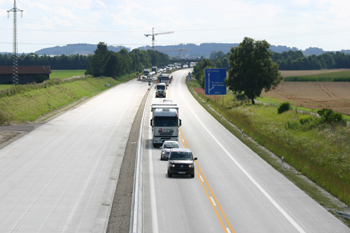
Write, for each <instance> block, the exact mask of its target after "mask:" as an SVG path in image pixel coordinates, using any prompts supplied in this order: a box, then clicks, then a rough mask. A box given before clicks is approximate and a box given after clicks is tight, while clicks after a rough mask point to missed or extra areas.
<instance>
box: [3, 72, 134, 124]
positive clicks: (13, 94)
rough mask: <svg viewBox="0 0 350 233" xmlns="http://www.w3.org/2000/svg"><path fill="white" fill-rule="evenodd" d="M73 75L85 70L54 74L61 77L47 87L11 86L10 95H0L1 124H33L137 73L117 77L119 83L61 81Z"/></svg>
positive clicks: (112, 80)
mask: <svg viewBox="0 0 350 233" xmlns="http://www.w3.org/2000/svg"><path fill="white" fill-rule="evenodd" d="M57 73H58V74H59V75H57ZM63 73H64V74H63ZM71 75H73V76H78V75H84V71H69V72H63V71H53V72H52V76H54V77H58V78H55V79H51V78H50V80H48V81H46V82H45V83H44V84H41V85H38V84H27V85H18V86H16V88H15V89H13V87H11V90H10V91H9V92H7V93H3V94H2V95H1V96H0V125H4V124H5V125H6V124H10V123H11V124H13V123H15V124H22V123H28V122H31V121H34V120H35V119H37V118H38V117H39V116H42V115H44V114H46V113H49V112H51V111H53V110H56V109H58V108H60V107H62V106H65V105H67V104H70V103H73V102H75V101H78V100H80V99H82V98H85V99H86V98H90V97H92V96H94V95H97V94H98V93H101V92H102V91H104V90H107V89H109V88H110V87H112V86H115V85H117V84H119V83H121V82H125V81H128V80H130V79H132V78H135V77H136V74H130V75H125V76H123V77H121V78H118V80H115V79H113V78H108V77H104V78H91V77H87V78H84V79H77V80H74V79H73V80H66V81H64V80H63V81H62V79H64V78H70V77H72V76H71ZM106 84H109V85H110V87H107V86H106Z"/></svg>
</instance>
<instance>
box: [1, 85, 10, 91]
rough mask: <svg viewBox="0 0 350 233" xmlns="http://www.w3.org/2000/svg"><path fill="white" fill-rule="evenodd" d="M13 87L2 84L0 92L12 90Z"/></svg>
mask: <svg viewBox="0 0 350 233" xmlns="http://www.w3.org/2000/svg"><path fill="white" fill-rule="evenodd" d="M12 86H13V85H11V84H1V85H0V91H2V90H7V89H10V88H11V87H12Z"/></svg>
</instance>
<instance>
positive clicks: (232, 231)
mask: <svg viewBox="0 0 350 233" xmlns="http://www.w3.org/2000/svg"><path fill="white" fill-rule="evenodd" d="M179 131H180V133H179V136H180V138H182V140H181V141H182V144H183V146H184V147H185V148H190V147H189V145H188V143H187V140H186V138H185V135H184V134H183V132H182V130H181V128H179ZM195 163H196V174H197V176H198V179H199V181H200V183H201V184H202V187H203V189H204V191H205V193H206V195H207V198H208V200H209V202H210V204H211V206H212V207H213V209H214V211H215V213H216V216H217V217H218V219H219V221H220V224H221V226H222V228H223V229H224V231H225V232H226V233H228V232H231V233H234V232H235V231H234V230H233V228H232V226H231V224H230V222H229V221H228V219H227V217H226V215H225V213H224V211H223V210H222V208H221V206H220V204H219V202H218V200H217V199H216V197H215V195H214V192H213V190H212V189H211V187H210V186H209V184H208V181H207V179H206V178H205V176H204V174H203V172H202V170H201V168H200V166H199V165H198V162H197V161H195ZM197 168H198V170H197ZM198 171H199V172H198ZM199 173H200V174H199ZM203 180H204V182H203ZM204 183H205V184H206V185H207V187H208V189H209V192H210V193H211V195H212V196H210V195H209V193H208V191H207V189H206V187H205V185H204ZM214 203H216V205H217V207H218V208H219V210H220V212H221V214H222V216H223V218H224V219H225V222H226V224H227V226H228V228H226V226H225V224H224V222H223V221H222V219H221V216H220V214H219V213H218V211H217V209H216V207H215V205H214Z"/></svg>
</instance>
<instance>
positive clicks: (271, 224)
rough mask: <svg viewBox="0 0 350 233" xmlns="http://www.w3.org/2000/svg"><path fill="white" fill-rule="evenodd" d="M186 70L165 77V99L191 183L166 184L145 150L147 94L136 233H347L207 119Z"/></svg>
mask: <svg viewBox="0 0 350 233" xmlns="http://www.w3.org/2000/svg"><path fill="white" fill-rule="evenodd" d="M188 71H189V70H180V71H177V72H175V73H173V74H172V75H173V76H174V79H173V82H172V84H171V86H170V88H169V89H168V97H167V98H170V99H172V100H173V102H174V103H177V104H178V105H179V107H180V114H179V115H180V118H181V119H182V126H181V128H180V129H181V130H180V133H181V141H180V144H181V146H182V147H187V148H190V149H191V150H192V152H193V154H194V156H195V157H197V158H198V160H197V166H196V177H195V178H189V177H180V176H178V177H175V178H168V177H167V175H166V171H167V162H166V161H161V160H160V149H158V148H153V146H152V143H151V139H152V132H151V127H150V126H149V122H150V104H151V103H157V102H161V99H155V98H154V92H151V93H150V96H149V100H148V101H149V102H148V103H147V104H146V110H145V112H146V114H145V119H144V123H143V129H144V130H143V135H142V138H143V139H142V140H143V145H142V146H143V152H142V154H143V156H142V181H143V183H142V192H143V194H142V200H143V205H142V208H141V209H142V215H139V216H138V220H137V221H139V222H142V227H139V228H138V231H135V232H153V233H158V232H162V233H163V232H164V233H165V232H166V233H172V232H173V233H175V232H189V233H190V232H191V233H193V232H201V233H203V232H231V233H233V232H236V233H246V232H249V233H254V232H257V233H261V232H269V233H271V232H276V233H280V232H290V233H294V232H300V233H303V232H315V233H329V232H332V233H334V232H339V233H340V232H350V230H349V228H348V227H347V226H345V225H344V224H343V223H342V222H341V221H339V220H338V219H337V218H335V217H334V216H333V215H332V214H330V213H329V212H328V211H327V210H325V209H324V208H323V207H322V206H320V205H319V204H318V203H316V202H315V201H314V200H313V199H311V198H310V197H309V196H308V195H306V194H305V193H304V192H303V191H302V190H300V189H299V188H298V187H296V186H295V185H294V184H293V183H292V182H290V181H289V180H287V179H286V178H285V177H284V176H283V175H282V174H280V173H279V172H277V171H276V170H275V169H274V168H272V167H271V166H270V165H269V164H267V163H266V162H265V161H264V160H262V159H261V158H260V157H259V156H258V155H257V154H255V153H254V152H253V151H251V150H250V149H249V148H248V147H246V146H245V145H244V144H242V143H241V142H240V141H239V140H238V139H237V138H236V137H234V136H233V135H232V134H231V133H230V132H228V131H227V130H226V129H225V128H224V127H223V126H221V125H220V124H219V123H218V122H217V121H216V120H215V119H214V118H213V117H211V115H210V114H209V113H208V112H207V111H206V110H204V109H203V108H202V107H201V106H200V105H199V104H198V103H197V101H196V100H195V99H194V98H193V97H192V96H191V94H190V93H189V91H188V89H187V87H186V85H185V76H186V75H187V73H188ZM147 108H148V109H147Z"/></svg>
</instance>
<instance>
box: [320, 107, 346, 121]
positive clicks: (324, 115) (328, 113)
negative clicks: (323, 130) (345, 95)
mask: <svg viewBox="0 0 350 233" xmlns="http://www.w3.org/2000/svg"><path fill="white" fill-rule="evenodd" d="M317 113H318V114H319V115H320V116H321V120H322V122H324V123H338V122H341V121H342V120H343V116H342V115H341V114H340V113H336V112H334V111H333V110H332V109H326V108H323V109H322V110H318V111H317Z"/></svg>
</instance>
